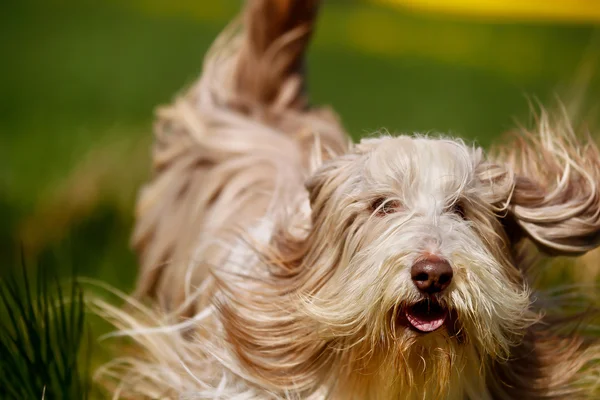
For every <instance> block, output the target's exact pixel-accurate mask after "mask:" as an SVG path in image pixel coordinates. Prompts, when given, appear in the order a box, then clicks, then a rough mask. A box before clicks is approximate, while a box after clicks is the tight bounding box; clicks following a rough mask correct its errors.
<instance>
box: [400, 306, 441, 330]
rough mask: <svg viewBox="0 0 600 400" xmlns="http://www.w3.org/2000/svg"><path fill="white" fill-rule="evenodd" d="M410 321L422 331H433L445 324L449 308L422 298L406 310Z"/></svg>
mask: <svg viewBox="0 0 600 400" xmlns="http://www.w3.org/2000/svg"><path fill="white" fill-rule="evenodd" d="M404 314H405V315H406V319H407V320H408V323H409V324H410V325H411V326H412V327H413V328H415V329H416V330H418V331H420V332H433V331H435V330H437V329H439V328H441V327H442V325H444V322H446V319H447V318H448V310H447V309H446V308H444V307H442V306H441V305H440V304H439V303H438V302H436V301H431V300H422V301H420V302H418V303H415V304H413V305H412V306H409V307H406V308H405V310H404Z"/></svg>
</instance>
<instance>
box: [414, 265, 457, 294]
mask: <svg viewBox="0 0 600 400" xmlns="http://www.w3.org/2000/svg"><path fill="white" fill-rule="evenodd" d="M452 275H453V273H452V267H451V266H450V264H449V263H448V261H444V260H442V259H439V258H437V257H435V258H426V259H424V260H421V261H418V262H416V263H415V264H414V265H413V266H412V268H411V270H410V277H411V278H412V281H413V283H414V284H415V286H416V287H417V289H419V290H420V291H421V292H424V293H439V292H441V291H442V290H444V289H446V288H447V287H448V285H450V282H451V281H452Z"/></svg>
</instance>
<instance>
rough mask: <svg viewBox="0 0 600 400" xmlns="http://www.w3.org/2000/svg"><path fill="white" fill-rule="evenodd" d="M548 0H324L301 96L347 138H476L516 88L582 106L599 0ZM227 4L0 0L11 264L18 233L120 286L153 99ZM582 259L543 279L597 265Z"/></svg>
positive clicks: (591, 70) (594, 55)
mask: <svg viewBox="0 0 600 400" xmlns="http://www.w3.org/2000/svg"><path fill="white" fill-rule="evenodd" d="M559 3H560V4H562V5H563V6H564V5H565V4H566V5H567V6H566V8H565V7H563V8H560V7H558V8H556V7H555V8H552V7H551V6H549V5H548V4H550V3H548V2H540V1H536V0H523V1H520V2H517V1H509V0H507V1H504V2H498V1H489V2H486V1H479V2H473V1H467V0H460V1H458V0H457V1H449V0H448V1H429V2H427V1H424V0H419V1H412V2H411V1H408V0H406V1H404V0H372V1H366V0H365V1H358V0H354V1H352V0H347V1H341V0H338V1H334V0H330V1H327V2H326V5H325V6H324V8H323V12H322V15H321V19H320V23H319V26H318V31H317V34H316V36H315V40H314V43H313V46H312V48H311V52H310V80H309V88H310V92H311V98H312V100H313V102H314V103H319V104H330V105H332V106H333V107H334V108H335V109H336V110H337V111H338V112H339V113H340V115H341V117H342V119H343V121H344V123H345V125H346V127H347V129H348V131H349V132H351V133H352V135H353V136H354V137H355V138H358V137H360V136H361V135H363V134H366V133H370V132H373V131H375V130H378V129H381V128H386V129H388V130H389V131H391V132H408V133H410V132H417V131H418V132H445V133H451V134H453V135H457V136H461V137H464V138H466V139H468V140H474V141H476V142H478V143H479V144H481V145H483V146H486V147H487V146H489V144H490V143H491V142H492V141H493V139H494V138H496V137H497V136H498V135H500V134H501V133H503V132H504V131H506V130H509V129H511V128H512V127H513V126H514V125H515V120H517V121H520V122H523V123H525V124H527V123H528V122H530V117H529V105H528V99H527V96H534V97H537V98H539V99H540V100H541V101H542V102H543V103H546V104H552V102H553V101H554V96H555V95H556V94H558V95H561V96H562V97H563V99H564V100H565V101H567V102H569V104H576V105H579V104H580V103H579V102H580V100H581V99H582V97H581V96H580V95H581V94H582V93H583V94H584V95H585V96H584V97H585V99H587V101H584V102H583V103H581V104H583V105H582V106H581V108H579V110H585V112H582V114H586V115H594V114H593V106H595V104H594V102H595V101H598V100H600V96H599V95H600V79H599V78H598V76H597V74H596V73H595V72H596V70H597V68H598V65H599V64H598V61H599V60H600V15H599V14H600V3H598V2H597V1H595V0H587V1H586V0H578V1H570V0H556V1H555V2H553V3H552V4H559ZM527 4H529V8H528V7H524V6H523V5H527ZM486 5H487V7H486ZM239 7H240V1H238V0H218V1H213V2H209V1H207V0H205V1H193V0H180V1H173V2H167V1H160V0H129V1H117V0H105V1H88V0H84V1H75V0H47V1H42V0H21V1H16V0H12V1H11V0H9V2H8V3H6V2H5V3H3V5H2V6H0V10H2V11H1V12H0V50H1V53H0V54H2V58H1V62H0V93H1V96H0V221H1V222H0V265H1V267H0V268H10V266H13V265H14V266H16V265H18V263H17V262H16V258H17V257H16V255H17V254H18V249H19V247H20V246H21V245H22V246H23V247H24V248H25V251H26V254H27V255H28V257H30V258H32V259H34V260H38V262H40V263H42V264H44V265H45V266H47V268H58V269H61V270H62V269H64V270H65V271H70V268H71V266H72V265H76V266H77V268H78V270H79V272H80V273H81V274H83V275H86V276H91V277H95V278H101V279H103V280H105V281H107V282H108V283H110V284H112V285H115V286H117V287H118V288H120V289H123V290H125V291H128V290H130V289H131V288H132V285H133V281H134V278H135V274H136V263H135V258H134V257H133V255H132V253H131V252H130V250H129V247H128V238H129V234H130V230H131V223H132V210H133V202H134V200H135V195H136V192H137V190H138V188H139V186H140V184H141V183H142V182H143V181H144V179H145V178H146V177H147V176H148V171H149V165H150V163H149V159H150V145H151V140H152V136H151V125H152V120H153V114H152V113H153V109H154V107H155V106H157V105H159V104H162V103H166V102H169V101H170V100H171V99H172V98H173V96H174V95H175V94H176V93H177V92H178V91H181V90H182V89H183V88H184V87H185V86H186V84H190V83H191V82H192V81H193V80H194V79H195V78H196V77H197V76H198V75H199V73H200V69H201V63H202V58H203V55H204V52H205V50H206V49H207V48H208V46H209V45H210V43H211V42H212V40H213V39H214V38H215V36H216V35H217V34H218V32H219V31H220V30H221V29H222V28H223V27H224V26H225V25H226V23H227V22H228V21H230V20H231V18H233V17H234V16H235V15H236V13H237V12H238V10H239ZM536 7H537V8H536ZM551 9H552V10H554V11H552V10H551ZM549 10H550V11H549ZM565 10H567V11H565ZM571 101H572V103H571ZM576 122H578V121H576ZM581 271H583V270H578V272H577V273H578V274H581ZM591 271H592V272H589V273H587V272H586V273H584V274H583V275H582V277H580V278H577V277H573V276H570V275H568V274H567V275H568V276H567V277H566V278H565V276H563V275H564V274H563V275H560V276H558V275H557V276H555V277H554V278H553V279H555V280H560V282H561V283H565V281H564V279H571V280H572V279H583V280H586V279H587V280H589V279H590V276H592V275H590V274H593V276H594V277H597V273H595V272H593V271H595V270H594V269H593V268H592V269H591ZM586 274H587V275H586ZM575 275H576V274H575Z"/></svg>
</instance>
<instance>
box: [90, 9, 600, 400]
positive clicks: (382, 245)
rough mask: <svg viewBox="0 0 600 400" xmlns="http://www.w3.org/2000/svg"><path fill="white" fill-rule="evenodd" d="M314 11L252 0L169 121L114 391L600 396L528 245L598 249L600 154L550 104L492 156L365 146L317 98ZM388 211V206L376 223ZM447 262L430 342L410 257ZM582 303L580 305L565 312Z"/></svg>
mask: <svg viewBox="0 0 600 400" xmlns="http://www.w3.org/2000/svg"><path fill="white" fill-rule="evenodd" d="M317 3H318V2H317V1H316V0H313V1H300V0H251V1H249V2H248V5H247V8H246V13H245V20H244V23H243V25H242V27H241V28H240V27H238V26H237V25H236V26H233V27H231V28H229V29H227V30H226V31H225V32H224V33H223V35H222V36H221V37H220V38H219V39H218V40H217V42H216V43H215V46H214V48H213V49H212V50H211V51H210V53H209V55H208V56H207V59H206V62H205V66H204V71H203V75H202V77H201V78H200V80H199V81H198V83H197V84H195V85H194V86H193V87H192V88H191V89H190V90H189V91H188V92H187V93H186V94H185V95H183V96H182V97H180V98H179V99H177V100H176V101H175V103H174V104H173V105H171V106H169V107H166V108H163V109H161V110H160V111H159V120H158V123H157V126H156V146H155V152H154V165H155V172H156V175H155V177H154V179H153V180H152V182H150V183H149V184H148V185H147V186H146V187H145V188H144V190H143V192H142V194H141V196H140V200H139V202H138V207H137V223H136V229H135V233H134V237H133V243H134V246H135V248H136V249H137V251H138V253H139V255H140V262H141V272H140V278H139V282H138V290H137V292H136V295H137V297H144V296H148V297H151V298H153V299H155V303H154V304H156V306H155V307H154V308H153V309H148V308H147V307H146V306H144V305H142V304H141V303H139V302H138V301H137V300H135V299H134V298H129V307H128V308H127V309H125V310H123V309H119V308H116V307H114V306H111V305H110V304H108V303H105V302H102V301H100V300H97V301H96V306H97V310H98V312H100V313H102V315H104V316H105V317H106V318H107V319H109V320H111V321H113V323H114V324H115V325H116V326H117V328H119V331H117V332H115V333H114V334H113V336H125V337H128V338H129V339H130V340H131V341H133V353H132V354H131V355H128V356H124V357H121V358H117V359H115V360H114V362H112V363H110V364H109V365H107V366H105V367H104V368H102V369H101V370H100V371H99V377H101V378H102V379H104V380H105V381H106V382H109V383H111V385H112V386H111V387H112V389H113V393H114V395H115V397H120V396H123V397H139V396H146V397H151V398H158V397H166V398H176V397H178V396H182V397H183V398H190V399H218V398H219V399H221V398H228V399H230V398H231V399H234V398H235V399H256V398H258V399H325V398H331V399H391V398H400V399H437V398H445V399H464V398H470V399H513V398H520V399H559V398H578V397H579V398H589V396H591V395H592V394H593V393H594V391H596V393H597V388H596V386H597V383H598V379H599V377H598V358H599V357H600V348H599V347H598V345H597V344H595V343H594V342H593V341H592V340H591V339H587V338H586V337H585V336H584V335H583V334H582V333H581V332H580V331H581V330H580V329H578V326H577V321H579V319H576V318H575V317H573V318H570V316H571V314H572V313H568V312H567V311H565V310H566V309H567V308H569V307H564V309H563V308H558V307H557V308H556V309H555V310H554V311H553V312H552V311H547V310H542V304H541V303H542V302H540V301H537V302H536V298H537V295H536V294H535V293H534V292H533V291H532V289H531V288H529V287H528V280H527V274H528V272H529V271H530V269H531V268H532V266H531V265H530V263H529V262H528V261H527V260H526V258H524V257H522V254H521V253H520V252H519V248H520V246H521V245H522V243H523V242H528V243H533V244H535V245H536V246H537V247H538V248H539V249H540V250H541V251H543V252H546V253H549V254H552V255H557V254H567V255H571V254H579V253H582V252H585V251H587V250H590V249H592V248H594V247H596V246H597V245H598V244H599V240H600V236H599V234H598V233H599V232H600V217H599V214H600V204H599V202H600V196H599V194H600V192H599V188H598V186H597V182H599V181H600V154H599V152H598V149H597V148H596V147H594V146H593V145H591V144H590V145H586V146H583V147H582V146H580V145H579V144H578V143H577V141H576V137H575V135H574V133H573V132H572V131H571V129H570V128H569V125H568V124H567V123H566V122H564V121H562V122H560V123H558V124H555V123H553V121H551V119H550V117H549V116H548V115H547V114H546V113H545V112H544V111H542V113H541V115H540V119H539V123H538V129H537V131H536V132H531V133H527V134H526V135H523V136H524V137H526V138H527V139H526V140H525V139H523V140H522V139H518V140H517V145H514V146H513V145H511V146H509V147H507V149H506V150H503V149H498V150H497V151H496V152H495V155H494V156H486V155H485V154H484V153H483V151H482V150H481V149H479V148H474V147H471V146H468V145H466V144H465V143H464V142H462V141H460V140H458V139H452V138H430V137H425V136H414V137H408V136H399V137H389V136H381V137H377V138H371V139H365V140H363V141H361V142H360V143H359V144H357V145H352V144H351V143H350V140H349V138H348V136H347V135H346V134H345V132H344V130H343V128H342V127H341V125H340V124H339V122H338V120H337V118H336V116H335V115H334V114H333V113H332V112H330V111H328V110H325V109H319V108H313V107H311V106H309V104H308V103H307V100H306V96H305V92H304V88H305V81H304V75H303V71H304V66H303V55H304V52H305V49H306V46H307V44H308V39H309V37H310V33H311V31H312V30H313V25H314V17H315V15H316V11H317V7H318V4H317ZM384 210H385V211H384ZM424 254H435V255H436V256H439V257H443V258H444V259H447V260H449V262H450V263H451V265H452V268H453V270H454V278H453V281H452V285H451V286H450V287H449V289H448V290H447V291H446V292H444V293H440V294H437V295H435V297H434V298H432V299H429V300H428V301H436V302H438V303H439V304H441V305H442V306H443V307H445V308H446V309H447V310H448V312H449V321H450V323H448V324H447V325H446V326H445V327H444V328H443V329H441V330H438V331H436V332H432V333H429V334H421V333H417V332H415V331H414V330H411V329H409V328H408V327H407V324H406V321H404V320H403V317H402V316H403V315H404V310H405V309H406V308H407V307H409V306H410V305H411V304H414V303H415V302H418V301H422V300H423V296H422V295H421V294H420V293H419V292H418V291H417V290H416V288H415V287H414V286H413V284H412V282H411V278H410V273H409V270H410V266H411V265H412V264H413V263H415V262H416V261H418V260H419V259H420V257H422V256H423V255H424ZM571 308H572V307H571Z"/></svg>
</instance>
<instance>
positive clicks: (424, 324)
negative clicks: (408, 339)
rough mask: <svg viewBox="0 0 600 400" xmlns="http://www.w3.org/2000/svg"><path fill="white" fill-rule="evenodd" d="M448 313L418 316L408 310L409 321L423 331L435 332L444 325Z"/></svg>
mask: <svg viewBox="0 0 600 400" xmlns="http://www.w3.org/2000/svg"><path fill="white" fill-rule="evenodd" d="M446 315H447V313H444V314H442V315H436V316H435V317H429V316H420V315H419V316H416V315H412V314H411V313H409V312H406V318H407V319H408V322H410V324H411V325H412V326H413V327H415V328H416V329H418V330H420V331H421V332H433V331H435V330H436V329H438V328H439V327H441V326H442V325H444V321H446Z"/></svg>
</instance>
